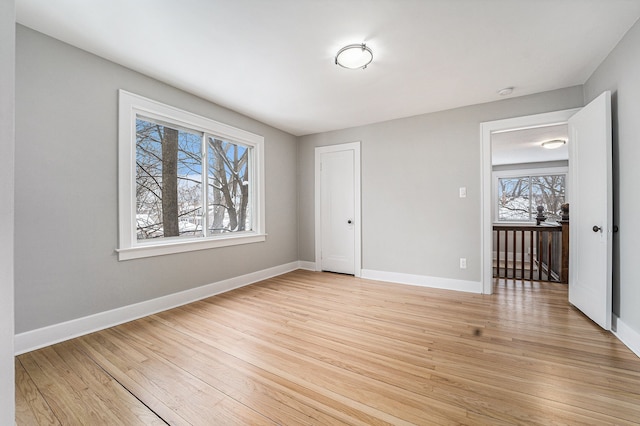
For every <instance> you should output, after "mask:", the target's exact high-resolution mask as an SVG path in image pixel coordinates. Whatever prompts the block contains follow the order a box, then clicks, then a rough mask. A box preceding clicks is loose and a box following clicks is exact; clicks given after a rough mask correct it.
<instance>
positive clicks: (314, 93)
mask: <svg viewBox="0 0 640 426" xmlns="http://www.w3.org/2000/svg"><path fill="white" fill-rule="evenodd" d="M16 8H17V21H18V22H19V23H20V24H23V25H25V26H28V27H30V28H33V29H35V30H37V31H40V32H43V33H45V34H48V35H50V36H52V37H54V38H57V39H60V40H62V41H65V42H67V43H69V44H72V45H74V46H77V47H79V48H81V49H84V50H87V51H89V52H92V53H95V54H97V55H99V56H102V57H104V58H107V59H110V60H112V61H114V62H117V63H119V64H122V65H124V66H126V67H129V68H131V69H134V70H136V71H139V72H141V73H144V74H147V75H149V76H152V77H155V78H157V79H159V80H161V81H164V82H166V83H168V84H171V85H173V86H175V87H178V88H181V89H183V90H186V91H188V92H191V93H194V94H196V95H198V96H200V97H202V98H205V99H208V100H210V101H212V102H215V103H218V104H220V105H223V106H226V107H228V108H231V109H233V110H235V111H238V112H240V113H243V114H245V115H248V116H250V117H253V118H256V119H258V120H260V121H262V122H265V123H267V124H270V125H272V126H274V127H277V128H280V129H283V130H285V131H288V132H290V133H292V134H294V135H304V134H310V133H316V132H323V131H328V130H334V129H340V128H346V127H352V126H357V125H362V124H368V123H373V122H379V121H384V120H389V119H393V118H399V117H407V116H412V115H417V114H422V113H427V112H433V111H439V110H444V109H449V108H455V107H460V106H464V105H472V104H477V103H483V102H490V101H494V100H497V99H501V97H500V96H499V95H497V93H496V92H497V90H498V89H501V88H503V87H507V86H514V87H515V91H514V93H513V94H512V95H511V96H522V95H527V94H531V93H536V92H542V91H547V90H553V89H558V88H563V87H568V86H573V85H579V84H583V83H584V82H585V81H586V80H587V78H588V77H589V76H590V75H591V73H592V72H593V71H594V70H595V68H596V67H597V65H598V64H600V62H601V61H602V60H603V59H604V58H605V57H606V55H607V54H608V53H609V52H610V51H611V49H612V48H613V47H614V46H615V45H616V44H617V42H618V41H619V40H620V39H621V38H622V36H623V35H624V34H625V33H626V31H627V30H628V29H629V28H630V27H631V26H632V25H633V23H634V22H635V21H636V20H637V19H638V17H640V0H553V1H552V0H136V1H132V0H55V1H52V0H16ZM360 42H366V43H367V45H368V46H369V47H371V48H372V50H373V54H374V59H373V63H372V64H371V65H369V67H368V68H367V69H366V70H347V69H343V68H341V67H339V66H337V65H335V64H334V63H333V60H334V56H335V53H336V52H337V51H338V50H339V49H340V48H341V47H343V46H344V45H347V44H351V43H360Z"/></svg>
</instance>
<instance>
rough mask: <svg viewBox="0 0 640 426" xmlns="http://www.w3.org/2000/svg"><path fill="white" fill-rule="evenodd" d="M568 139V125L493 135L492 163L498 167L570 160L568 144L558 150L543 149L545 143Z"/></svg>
mask: <svg viewBox="0 0 640 426" xmlns="http://www.w3.org/2000/svg"><path fill="white" fill-rule="evenodd" d="M568 138H569V129H568V125H567V124H558V125H554V126H545V127H535V128H530V129H521V130H512V131H508V132H500V133H494V134H492V135H491V163H492V164H493V165H494V166H496V165H502V164H522V163H538V162H543V161H559V160H568V159H569V148H568V144H565V145H563V146H561V147H560V148H557V149H546V148H542V142H544V141H550V140H553V139H563V140H568Z"/></svg>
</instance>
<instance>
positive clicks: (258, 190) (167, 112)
mask: <svg viewBox="0 0 640 426" xmlns="http://www.w3.org/2000/svg"><path fill="white" fill-rule="evenodd" d="M137 115H141V116H143V117H148V118H153V119H159V120H163V121H165V122H167V123H169V124H173V125H176V126H181V127H183V128H185V129H191V130H195V131H197V132H202V133H205V134H209V135H214V136H217V137H220V138H223V139H226V140H229V141H230V142H238V143H241V144H243V145H246V146H248V147H250V148H251V149H252V157H253V161H252V162H251V163H252V165H251V173H252V174H253V176H254V177H253V179H254V185H253V188H252V196H253V200H252V206H253V209H252V221H253V224H252V230H251V231H242V232H238V233H229V234H216V235H213V236H208V237H195V238H190V239H187V238H181V239H179V240H172V239H166V240H157V241H156V240H153V241H150V240H146V241H141V242H139V241H138V240H137V237H136V200H135V194H136V192H135V183H136V173H135V167H134V165H135V156H136V116H137ZM264 181H265V180H264V137H263V136H260V135H256V134H254V133H251V132H248V131H246V130H242V129H238V128H236V127H233V126H229V125H227V124H224V123H220V122H217V121H214V120H211V119H209V118H206V117H203V116H200V115H196V114H193V113H191V112H188V111H184V110H181V109H178V108H175V107H172V106H169V105H166V104H163V103H161V102H157V101H154V100H151V99H148V98H145V97H142V96H139V95H136V94H133V93H130V92H127V91H125V90H122V89H121V90H119V91H118V229H119V241H118V248H117V249H116V252H117V253H118V260H129V259H137V258H143V257H151V256H161V255H166V254H172V253H184V252H189V251H194V250H204V249H210V248H217V247H227V246H234V245H239V244H250V243H256V242H262V241H265V240H266V230H265V224H266V222H265V197H264V194H265V184H264Z"/></svg>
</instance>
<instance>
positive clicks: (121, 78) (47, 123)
mask: <svg viewBox="0 0 640 426" xmlns="http://www.w3.org/2000/svg"><path fill="white" fill-rule="evenodd" d="M16 55H17V57H16V67H17V78H16V160H15V161H16V163H15V167H16V172H15V189H16V198H15V209H16V218H15V235H16V245H15V258H16V262H15V298H16V299H15V306H16V319H15V320H16V333H21V332H25V331H29V330H33V329H37V328H40V327H43V326H47V325H51V324H56V323H60V322H63V321H67V320H71V319H76V318H80V317H84V316H87V315H91V314H94V313H98V312H102V311H106V310H110V309H114V308H118V307H122V306H126V305H129V304H132V303H136V302H141V301H145V300H149V299H153V298H156V297H160V296H163V295H167V294H171V293H175V292H178V291H182V290H187V289H191V288H194V287H198V286H202V285H206V284H210V283H214V282H217V281H220V280H224V279H227V278H231V277H236V276H240V275H243V274H247V273H250V272H255V271H259V270H262V269H266V268H269V267H273V266H278V265H283V264H286V263H289V262H293V261H297V259H298V255H297V249H296V246H297V241H296V238H297V211H296V208H297V205H296V161H297V158H296V150H297V139H296V138H295V137H294V136H292V135H289V134H287V133H284V132H282V131H280V130H276V129H274V128H272V127H269V126H267V125H264V124H262V123H259V122H257V121H255V120H252V119H249V118H247V117H245V116H242V115H240V114H237V113H235V112H233V111H230V110H227V109H224V108H222V107H220V106H217V105H214V104H212V103H210V102H207V101H204V100H203V99H200V98H198V97H196V96H193V95H190V94H187V93H185V92H182V91H180V90H178V89H175V88H172V87H170V86H168V85H165V84H163V83H160V82H158V81H156V80H153V79H151V78H149V77H146V76H144V75H142V74H139V73H136V72H133V71H131V70H129V69H127V68H124V67H121V66H119V65H116V64H114V63H111V62H109V61H107V60H104V59H102V58H99V57H97V56H94V55H92V54H89V53H87V52H84V51H82V50H79V49H77V48H74V47H71V46H69V45H66V44H64V43H61V42H59V41H57V40H54V39H52V38H49V37H47V36H44V35H42V34H40V33H37V32H35V31H32V30H30V29H28V28H25V27H22V26H18V31H17V53H16ZM118 89H125V90H127V91H130V92H133V93H136V94H139V95H142V96H146V97H149V98H151V99H154V100H157V101H160V102H164V103H167V104H169V105H172V106H175V107H178V108H182V109H184V110H187V111H191V112H194V113H196V114H200V115H203V116H206V117H209V118H212V119H214V120H217V121H220V122H223V123H226V124H229V125H232V126H236V127H238V128H241V129H244V130H248V131H250V132H253V133H257V134H260V135H263V136H264V137H265V169H266V209H267V211H266V220H267V224H266V230H267V233H268V236H267V241H266V242H265V243H257V244H248V245H240V246H234V247H226V248H219V249H212V250H201V251H195V252H190V253H181V254H175V255H166V256H159V257H154V258H146V259H137V260H129V261H123V262H118V260H117V257H116V254H115V252H114V249H115V248H116V245H117V238H118V229H117V223H118V217H117V213H118V211H117V205H118V204H117V188H118V180H117V130H118V121H117V105H118V103H117V99H118V97H117V95H118V92H117V91H118Z"/></svg>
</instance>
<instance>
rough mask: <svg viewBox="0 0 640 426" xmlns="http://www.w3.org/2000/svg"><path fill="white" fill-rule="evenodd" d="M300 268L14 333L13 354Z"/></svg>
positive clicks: (283, 267) (270, 271)
mask: <svg viewBox="0 0 640 426" xmlns="http://www.w3.org/2000/svg"><path fill="white" fill-rule="evenodd" d="M314 265H315V264H314ZM300 268H302V266H301V262H291V263H287V264H284V265H280V266H275V267H272V268H268V269H263V270H261V271H257V272H252V273H250V274H246V275H242V276H239V277H234V278H230V279H227V280H223V281H218V282H216V283H213V284H207V285H204V286H201V287H196V288H192V289H189V290H185V291H181V292H179V293H173V294H169V295H167V296H162V297H158V298H156V299H151V300H147V301H144V302H140V303H135V304H133V305H128V306H123V307H121V308H116V309H112V310H110V311H105V312H100V313H97V314H93V315H89V316H86V317H82V318H77V319H74V320H70V321H66V322H62V323H59V324H53V325H50V326H47V327H42V328H38V329H36V330H31V331H27V332H24V333H20V334H16V335H15V337H14V351H15V354H16V355H20V354H23V353H25V352H30V351H33V350H35V349H39V348H43V347H45V346H49V345H53V344H55V343H59V342H63V341H65V340H69V339H73V338H74V337H78V336H82V335H85V334H88V333H93V332H94V331H98V330H104V329H105V328H109V327H113V326H114V325H118V324H122V323H125V322H129V321H132V320H135V319H138V318H142V317H145V316H147V315H151V314H155V313H157V312H161V311H165V310H167V309H171V308H175V307H177V306H182V305H186V304H187V303H191V302H195V301H196V300H201V299H205V298H207V297H211V296H215V295H216V294H220V293H224V292H227V291H229V290H233V289H236V288H240V287H244V286H246V285H249V284H253V283H255V282H258V281H262V280H266V279H267V278H271V277H275V276H277V275H281V274H285V273H287V272H291V271H294V270H296V269H300ZM305 269H306V268H305Z"/></svg>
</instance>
